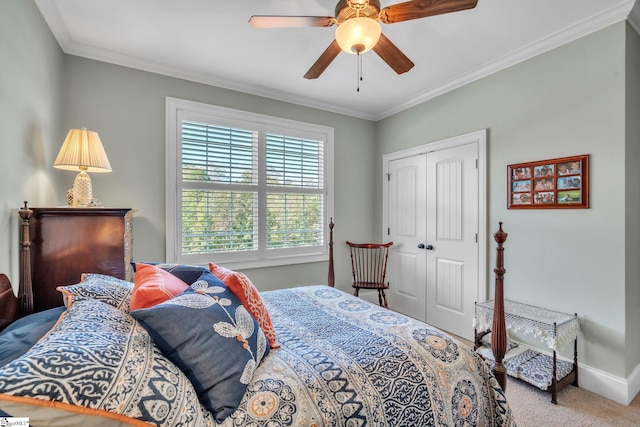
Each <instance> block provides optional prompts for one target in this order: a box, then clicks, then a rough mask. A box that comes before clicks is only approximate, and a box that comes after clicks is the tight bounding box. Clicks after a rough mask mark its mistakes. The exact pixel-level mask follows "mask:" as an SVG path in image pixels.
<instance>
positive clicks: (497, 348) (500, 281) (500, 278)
mask: <svg viewBox="0 0 640 427" xmlns="http://www.w3.org/2000/svg"><path fill="white" fill-rule="evenodd" d="M499 225H500V226H499V227H498V231H497V232H496V233H495V234H494V235H493V237H494V239H495V240H496V243H497V244H498V247H497V248H496V252H497V254H496V268H494V269H493V271H494V272H495V273H496V288H495V298H494V301H493V324H492V327H491V348H492V350H493V355H494V358H495V365H494V368H493V374H494V375H495V377H496V379H497V380H498V383H499V384H500V387H502V390H506V388H507V368H505V366H504V364H503V363H502V360H503V358H504V355H505V353H506V352H507V326H506V322H505V312H504V273H505V272H506V270H505V269H504V247H503V246H502V244H503V243H504V242H505V241H506V240H507V233H505V232H504V231H503V230H502V222H500V223H499Z"/></svg>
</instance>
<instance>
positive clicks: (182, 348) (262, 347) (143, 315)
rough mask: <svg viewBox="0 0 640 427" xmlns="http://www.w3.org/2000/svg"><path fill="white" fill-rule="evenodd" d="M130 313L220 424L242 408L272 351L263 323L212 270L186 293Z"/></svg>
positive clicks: (203, 275) (200, 277)
mask: <svg viewBox="0 0 640 427" xmlns="http://www.w3.org/2000/svg"><path fill="white" fill-rule="evenodd" d="M131 315H132V316H133V317H135V318H136V319H138V320H139V321H140V324H141V325H142V326H143V327H144V328H145V329H146V330H147V331H148V332H149V335H151V338H153V340H154V342H155V343H156V345H157V346H158V347H159V348H160V350H161V351H162V352H163V353H164V354H165V356H166V357H167V358H168V359H169V360H171V361H172V362H173V363H175V364H176V365H177V366H178V367H179V368H180V369H181V370H182V371H183V372H184V373H185V375H186V376H187V377H188V378H189V379H190V380H191V382H192V384H193V386H194V388H195V390H196V392H197V393H198V397H199V398H200V401H201V402H202V404H203V405H204V406H205V407H206V408H207V409H208V410H209V411H211V413H212V414H213V417H214V418H215V420H216V421H217V422H218V423H221V422H222V421H223V420H224V419H226V418H227V417H228V416H229V415H231V414H232V413H233V411H235V410H236V409H237V407H238V405H239V404H240V401H241V400H242V397H243V396H244V394H245V392H246V390H247V386H248V384H249V382H250V381H251V378H252V377H253V373H254V371H255V369H256V368H257V367H258V365H259V364H260V362H261V361H262V359H263V358H264V357H265V356H266V355H267V354H268V353H269V350H270V347H269V342H268V341H267V338H266V336H265V334H264V332H263V331H262V329H260V327H259V325H258V323H257V322H256V321H255V320H254V318H253V317H252V316H251V314H250V313H249V312H248V311H247V309H246V308H245V307H244V306H243V305H242V304H241V303H240V301H239V300H238V298H236V296H235V295H233V293H232V292H231V291H230V290H229V289H228V288H227V287H226V286H225V285H224V284H223V283H222V282H221V281H220V280H219V279H218V278H216V277H215V276H214V275H213V274H211V273H210V272H209V271H205V272H204V273H202V274H201V275H200V276H199V278H198V279H197V280H196V281H195V282H194V283H192V284H191V287H190V288H189V289H187V290H186V291H184V292H183V293H182V294H180V295H178V296H176V297H174V298H172V299H170V300H168V301H166V302H163V303H161V304H158V305H155V306H153V307H150V308H143V309H139V310H134V311H132V312H131Z"/></svg>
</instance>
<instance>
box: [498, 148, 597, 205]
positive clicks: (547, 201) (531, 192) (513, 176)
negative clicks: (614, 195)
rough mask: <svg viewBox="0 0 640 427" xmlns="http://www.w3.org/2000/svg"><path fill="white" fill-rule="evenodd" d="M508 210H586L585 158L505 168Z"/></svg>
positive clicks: (586, 163)
mask: <svg viewBox="0 0 640 427" xmlns="http://www.w3.org/2000/svg"><path fill="white" fill-rule="evenodd" d="M507 186H508V188H507V192H508V197H507V208H508V209H587V208H588V207H589V155H588V154H585V155H580V156H573V157H561V158H558V159H549V160H539V161H535V162H527V163H518V164H513V165H508V166H507Z"/></svg>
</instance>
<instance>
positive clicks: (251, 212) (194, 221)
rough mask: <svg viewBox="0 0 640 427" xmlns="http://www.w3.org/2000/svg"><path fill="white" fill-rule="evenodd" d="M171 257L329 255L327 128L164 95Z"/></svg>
mask: <svg viewBox="0 0 640 427" xmlns="http://www.w3.org/2000/svg"><path fill="white" fill-rule="evenodd" d="M166 200H167V262H177V263H190V264H203V263H207V262H210V261H213V262H216V263H224V264H225V266H230V267H231V268H251V267H263V266H272V265H282V264H293V263H300V262H313V261H323V260H326V259H328V248H327V243H328V242H327V236H328V222H329V218H330V217H332V216H333V215H332V210H333V129H332V128H328V127H325V126H319V125H314V124H309V123H302V122H296V121H291V120H284V119H280V118H275V117H270V116H264V115H259V114H254V113H248V112H243V111H237V110H230V109H226V108H221V107H215V106H211V105H205V104H199V103H195V102H189V101H183V100H179V99H174V98H167V198H166Z"/></svg>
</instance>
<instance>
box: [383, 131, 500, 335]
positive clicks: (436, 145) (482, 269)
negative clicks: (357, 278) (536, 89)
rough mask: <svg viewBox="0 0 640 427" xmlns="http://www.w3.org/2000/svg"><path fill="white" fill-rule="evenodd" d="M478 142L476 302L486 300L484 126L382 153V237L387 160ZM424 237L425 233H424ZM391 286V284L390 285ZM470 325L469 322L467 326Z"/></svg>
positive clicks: (386, 221) (385, 217) (386, 217)
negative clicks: (480, 128) (461, 133)
mask: <svg viewBox="0 0 640 427" xmlns="http://www.w3.org/2000/svg"><path fill="white" fill-rule="evenodd" d="M473 143H475V144H477V145H478V289H477V294H476V301H477V302H482V301H486V299H487V292H488V289H487V261H488V260H487V245H488V240H487V239H488V235H487V229H488V228H487V198H486V195H487V129H482V130H479V131H475V132H470V133H467V134H464V135H459V136H454V137H451V138H447V139H442V140H439V141H434V142H430V143H426V144H424V145H420V146H417V147H413V148H408V149H405V150H401V151H396V152H394V153H389V154H383V156H382V170H383V174H382V179H383V184H382V239H383V241H384V239H386V238H387V230H388V228H389V212H388V209H389V208H388V206H387V202H388V200H389V195H388V192H389V189H388V181H387V180H388V178H387V175H388V174H389V162H391V161H393V160H398V159H402V158H405V157H412V156H417V155H420V154H426V153H430V152H434V151H440V150H446V149H448V148H453V147H457V146H460V145H466V144H473ZM425 237H426V236H425ZM392 285H393V284H392ZM469 328H471V325H469Z"/></svg>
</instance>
